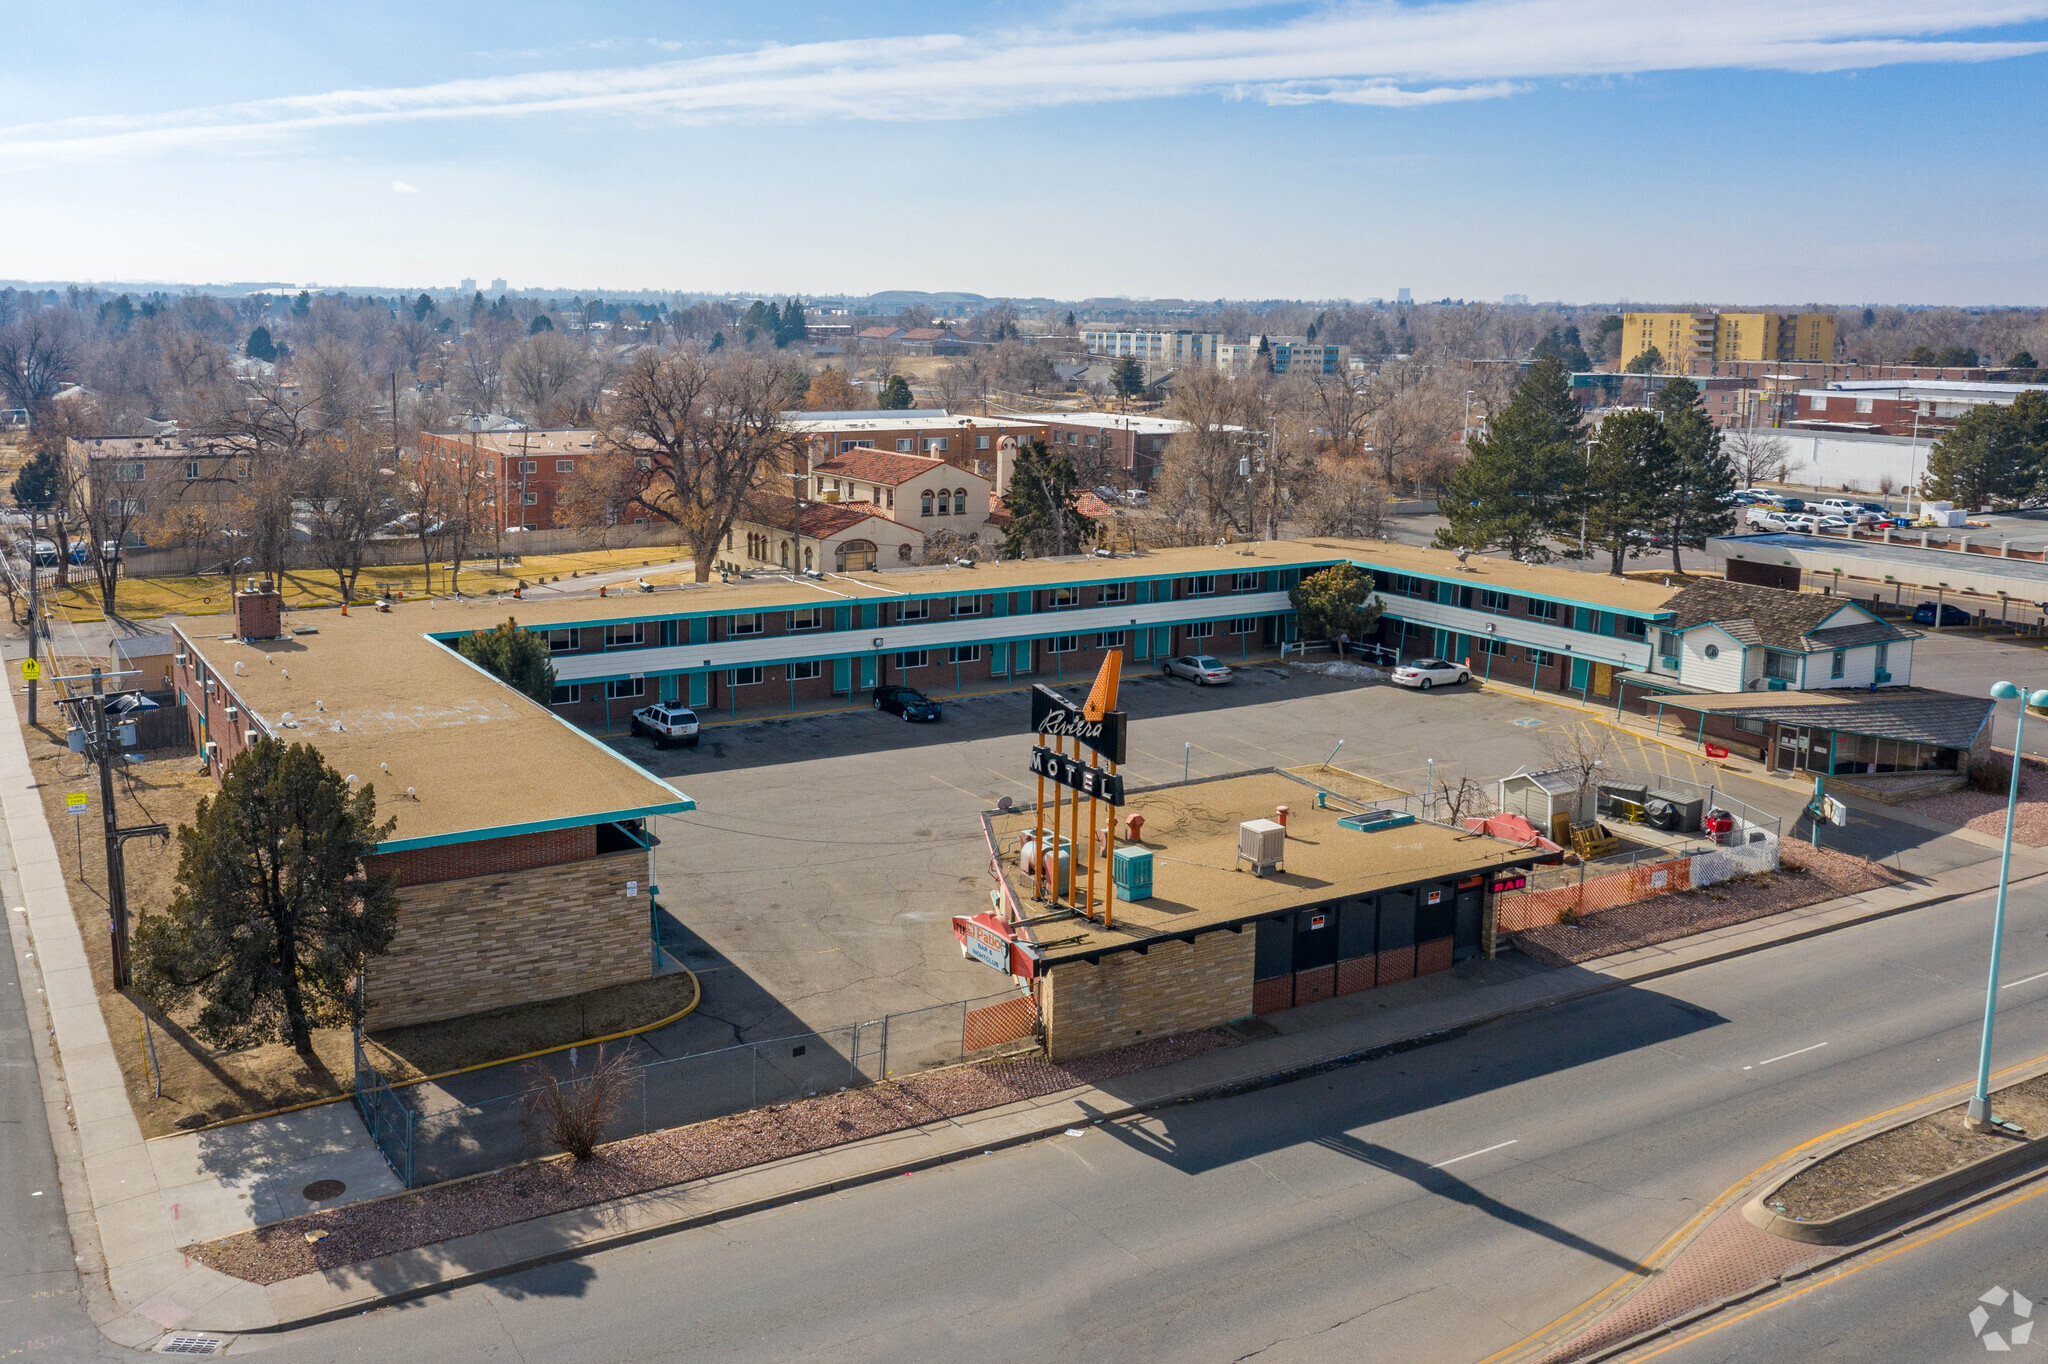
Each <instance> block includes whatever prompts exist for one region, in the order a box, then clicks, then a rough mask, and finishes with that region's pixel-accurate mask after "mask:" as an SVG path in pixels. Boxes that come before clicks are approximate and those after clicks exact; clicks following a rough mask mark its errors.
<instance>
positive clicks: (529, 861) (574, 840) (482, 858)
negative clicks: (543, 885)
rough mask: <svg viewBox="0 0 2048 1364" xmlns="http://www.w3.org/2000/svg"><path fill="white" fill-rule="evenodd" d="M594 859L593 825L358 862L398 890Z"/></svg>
mask: <svg viewBox="0 0 2048 1364" xmlns="http://www.w3.org/2000/svg"><path fill="white" fill-rule="evenodd" d="M595 856H597V826H596V825H594V824H586V825H583V826H582V827H580V828H575V829H549V830H547V831H546V832H544V833H537V834H518V835H515V836H514V837H511V838H484V839H478V840H476V841H474V842H470V843H450V844H447V845H446V846H444V847H439V848H413V849H409V850H407V851H405V852H395V853H383V854H380V855H379V856H376V857H369V858H365V859H364V860H363V866H364V869H365V870H367V871H368V872H369V874H370V875H372V876H395V877H397V878H398V884H399V885H401V886H418V885H425V884H427V883H429V882H433V881H455V880H460V879H461V878H463V877H467V876H489V875H493V874H495V873H498V872H507V871H529V870H531V869H533V868H535V867H549V866H554V865H556V864H558V863H562V862H580V861H582V860H584V859H586V858H591V857H595Z"/></svg>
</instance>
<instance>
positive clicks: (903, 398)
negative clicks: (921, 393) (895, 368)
mask: <svg viewBox="0 0 2048 1364" xmlns="http://www.w3.org/2000/svg"><path fill="white" fill-rule="evenodd" d="M875 406H876V407H878V408H880V409H882V410H883V411H884V412H901V411H904V410H906V409H908V408H912V407H915V406H917V400H916V399H915V398H913V397H912V396H911V393H910V382H909V381H908V380H907V379H905V378H904V377H903V376H902V375H900V374H892V375H890V376H889V382H888V383H886V384H883V385H882V391H881V392H880V393H878V394H876V395H875Z"/></svg>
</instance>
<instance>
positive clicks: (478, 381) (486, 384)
mask: <svg viewBox="0 0 2048 1364" xmlns="http://www.w3.org/2000/svg"><path fill="white" fill-rule="evenodd" d="M517 339H518V329H517V328H516V327H514V326H513V325H512V324H511V322H509V321H507V320H506V319H504V318H495V317H490V318H483V319H481V320H479V321H478V323H477V325H476V326H474V327H471V328H470V329H469V331H467V332H466V333H464V334H463V337H462V344H461V345H459V346H457V347H456V348H455V353H454V356H453V357H452V359H453V366H454V374H453V379H454V386H455V392H456V396H458V397H459V398H461V399H462V401H463V402H465V403H467V404H469V408H470V410H471V411H473V412H480V413H490V412H495V411H497V410H498V406H499V403H500V401H501V398H502V392H501V390H502V388H503V384H504V375H503V367H504V363H505V352H506V351H507V350H509V349H511V346H512V343H513V342H514V341H515V340H517Z"/></svg>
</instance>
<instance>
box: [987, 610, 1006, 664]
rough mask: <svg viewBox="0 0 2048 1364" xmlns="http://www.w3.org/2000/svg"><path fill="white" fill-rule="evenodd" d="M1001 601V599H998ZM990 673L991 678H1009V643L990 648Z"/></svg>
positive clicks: (1000, 643) (994, 645)
mask: <svg viewBox="0 0 2048 1364" xmlns="http://www.w3.org/2000/svg"><path fill="white" fill-rule="evenodd" d="M998 600H1000V598H998ZM988 671H989V676H991V677H1007V676H1009V672H1010V646H1009V644H1008V642H1007V641H1005V642H999V643H995V644H991V645H989V647H988Z"/></svg>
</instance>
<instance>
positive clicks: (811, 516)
mask: <svg viewBox="0 0 2048 1364" xmlns="http://www.w3.org/2000/svg"><path fill="white" fill-rule="evenodd" d="M869 517H873V518H875V519H876V520H878V521H887V520H888V519H889V518H888V517H885V516H883V515H882V514H881V513H880V512H879V511H876V510H875V508H874V504H873V503H871V502H809V503H806V504H805V505H804V509H803V521H802V525H801V529H800V530H799V531H798V532H797V533H798V534H800V535H802V536H804V537H805V538H806V539H811V540H829V539H831V538H832V537H833V536H835V535H839V534H842V533H843V532H845V531H849V530H851V529H853V528H854V527H855V526H857V525H859V524H860V523H861V522H863V521H865V520H867V519H868V518H869ZM741 519H743V520H747V521H752V522H753V523H754V524H755V525H757V526H766V527H768V528H769V529H770V530H781V531H788V530H789V529H790V527H791V526H793V525H796V524H797V513H796V503H795V502H794V501H792V500H791V499H789V498H787V497H777V496H775V495H774V494H773V493H768V494H764V495H762V496H760V497H756V498H754V499H753V500H751V501H749V502H748V503H747V508H746V511H745V512H744V513H743V515H742V518H741ZM891 524H895V523H893V522H891ZM911 529H913V530H914V529H916V528H915V527H911Z"/></svg>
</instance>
